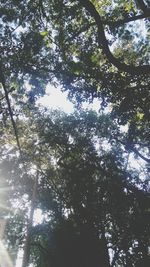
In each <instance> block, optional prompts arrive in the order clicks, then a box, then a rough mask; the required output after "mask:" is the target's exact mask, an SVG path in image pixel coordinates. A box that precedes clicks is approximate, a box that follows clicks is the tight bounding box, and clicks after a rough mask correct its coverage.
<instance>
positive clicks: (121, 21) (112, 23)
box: [103, 11, 150, 28]
mask: <svg viewBox="0 0 150 267" xmlns="http://www.w3.org/2000/svg"><path fill="white" fill-rule="evenodd" d="M146 18H150V11H149V13H147V14H140V15H137V16H133V17H128V18H124V19H119V20H117V21H107V20H103V24H105V25H108V26H110V27H112V28H113V27H119V26H122V25H123V24H125V23H128V22H132V21H136V20H140V19H146Z"/></svg>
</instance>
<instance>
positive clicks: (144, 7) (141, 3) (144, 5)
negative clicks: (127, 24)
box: [136, 0, 150, 14]
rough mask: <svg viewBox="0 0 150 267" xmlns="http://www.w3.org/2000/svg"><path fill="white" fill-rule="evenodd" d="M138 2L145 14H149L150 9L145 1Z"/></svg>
mask: <svg viewBox="0 0 150 267" xmlns="http://www.w3.org/2000/svg"><path fill="white" fill-rule="evenodd" d="M136 2H137V4H138V6H139V8H140V9H141V10H142V11H143V13H144V14H147V13H148V12H149V11H150V8H148V7H147V5H146V4H145V3H144V1H143V0H136Z"/></svg>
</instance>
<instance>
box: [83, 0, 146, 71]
mask: <svg viewBox="0 0 150 267" xmlns="http://www.w3.org/2000/svg"><path fill="white" fill-rule="evenodd" d="M78 1H79V2H80V3H81V4H82V6H83V7H85V9H86V10H87V11H88V12H89V14H90V15H91V16H92V17H93V18H94V20H95V22H96V25H97V27H98V43H99V46H100V48H102V50H103V52H104V54H105V55H106V57H107V59H108V61H109V62H110V63H112V64H113V65H114V66H115V67H116V68H117V69H118V70H120V71H123V72H127V73H130V74H132V75H133V74H137V75H139V74H140V75H144V74H149V73H150V65H142V66H134V65H128V64H125V63H122V62H120V60H119V59H118V58H116V57H114V55H113V54H112V53H111V51H110V49H109V45H108V41H107V38H106V36H105V31H104V27H103V21H102V19H101V16H100V14H99V13H98V11H97V10H96V8H95V6H94V5H93V4H92V3H91V2H90V1H89V0H78Z"/></svg>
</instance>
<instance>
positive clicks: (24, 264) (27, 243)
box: [22, 171, 38, 267]
mask: <svg viewBox="0 0 150 267" xmlns="http://www.w3.org/2000/svg"><path fill="white" fill-rule="evenodd" d="M37 185H38V171H37V175H36V177H35V180H34V185H33V193H32V200H31V207H30V215H29V220H28V224H27V232H26V240H25V244H24V254H23V260H22V267H27V266H28V265H29V259H30V244H31V230H32V226H33V216H34V210H35V201H36V195H37Z"/></svg>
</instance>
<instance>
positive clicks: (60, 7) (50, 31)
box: [1, 0, 150, 162]
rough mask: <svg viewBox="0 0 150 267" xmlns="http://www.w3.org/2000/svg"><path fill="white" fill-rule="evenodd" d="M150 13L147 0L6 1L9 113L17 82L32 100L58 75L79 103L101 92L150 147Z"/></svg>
mask: <svg viewBox="0 0 150 267" xmlns="http://www.w3.org/2000/svg"><path fill="white" fill-rule="evenodd" d="M149 12H150V9H149V5H148V1H141V0H140V1H131V3H130V4H129V3H128V1H125V2H123V1H121V0H120V1H119V2H117V3H116V2H115V3H114V4H113V5H112V4H111V1H107V2H106V1H101V3H100V2H98V3H96V2H95V1H62V0H58V1H51V3H49V1H46V0H45V1H34V3H32V2H31V1H29V3H25V2H23V1H22V2H21V3H19V4H18V1H9V0H8V1H7V6H6V1H2V7H1V13H2V29H3V30H2V33H1V38H2V47H1V49H2V59H1V82H2V84H3V89H4V87H5V93H2V98H4V99H6V100H7V105H8V108H7V110H9V114H10V115H11V107H10V104H9V102H10V101H9V95H10V96H11V93H12V92H11V88H14V89H15V90H16V92H17V94H19V95H22V94H25V95H26V97H27V99H26V101H28V102H34V100H35V98H36V96H37V95H41V94H43V93H44V88H45V84H46V83H47V82H48V81H51V82H52V81H53V82H54V83H55V82H56V79H57V81H59V83H61V85H62V87H63V90H68V92H69V96H70V97H71V98H73V96H74V95H75V96H76V98H77V100H78V102H81V100H82V101H85V100H91V101H92V99H93V97H99V98H100V101H101V103H102V106H103V107H104V106H106V105H108V104H109V103H111V108H112V116H113V117H114V118H117V119H118V121H119V123H120V124H123V125H124V124H126V123H128V124H129V126H131V127H130V129H131V128H132V129H133V128H135V129H134V132H135V134H134V137H137V138H135V139H137V140H132V142H130V149H131V150H132V151H134V152H135V151H136V150H138V151H139V153H136V154H137V155H138V156H139V155H143V150H144V152H145V151H146V147H149V138H148V129H149V102H150V98H149V57H148V55H149V40H148V38H149V37H148V31H149V16H150V14H149ZM16 14H17V15H16ZM16 17H17V18H18V19H17V20H16ZM139 21H140V22H142V23H143V24H142V25H143V29H144V31H143V34H142V35H141V34H140V32H138V31H137V28H138V27H139V28H140V26H139ZM6 37H7V38H6ZM27 81H28V82H29V84H31V90H30V91H28V92H27V91H26V87H25V86H24V85H25V82H27ZM4 84H5V86H4ZM7 95H8V96H7ZM12 121H13V120H12ZM14 129H15V128H14ZM130 132H131V131H129V132H128V133H130ZM127 139H128V140H129V139H130V141H131V139H132V138H131V137H129V138H127ZM128 140H125V143H126V145H125V147H126V146H129V145H128ZM137 147H138V149H137ZM143 147H144V148H143ZM144 155H145V153H144ZM144 155H143V156H144ZM145 158H147V159H148V160H147V162H149V155H145Z"/></svg>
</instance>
